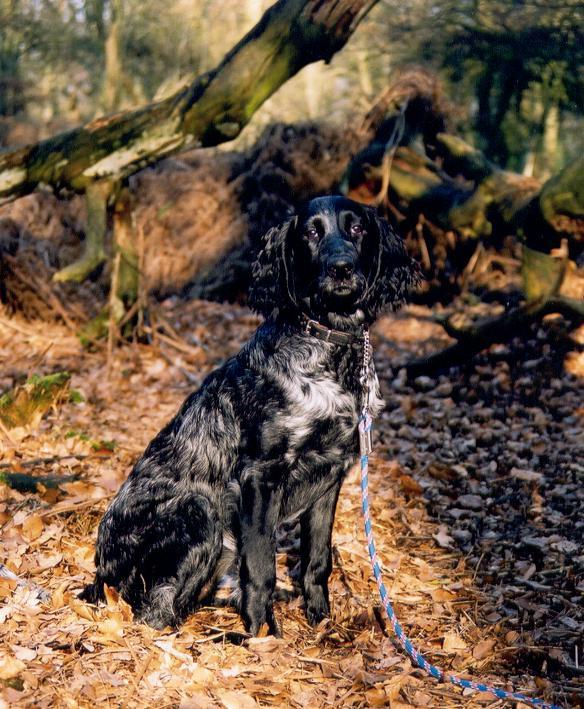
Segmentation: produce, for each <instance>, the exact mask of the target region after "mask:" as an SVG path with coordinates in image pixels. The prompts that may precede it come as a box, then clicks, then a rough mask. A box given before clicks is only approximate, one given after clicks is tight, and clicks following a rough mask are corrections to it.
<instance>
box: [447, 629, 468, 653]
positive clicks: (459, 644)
mask: <svg viewBox="0 0 584 709" xmlns="http://www.w3.org/2000/svg"><path fill="white" fill-rule="evenodd" d="M466 648H467V644H466V643H465V642H464V640H463V639H462V638H461V637H460V635H459V634H458V633H456V632H455V631H454V630H451V631H450V632H448V633H446V634H445V635H444V640H443V641H442V649H443V650H446V652H454V651H456V650H466Z"/></svg>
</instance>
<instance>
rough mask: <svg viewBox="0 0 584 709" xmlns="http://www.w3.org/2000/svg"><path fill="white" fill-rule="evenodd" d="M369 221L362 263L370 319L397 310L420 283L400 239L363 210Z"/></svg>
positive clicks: (382, 221) (416, 268)
mask: <svg viewBox="0 0 584 709" xmlns="http://www.w3.org/2000/svg"><path fill="white" fill-rule="evenodd" d="M366 212H367V221H368V222H369V229H368V234H367V237H366V241H367V243H366V244H365V252H366V254H367V256H366V260H368V261H369V263H370V266H371V268H370V272H369V275H368V279H367V281H368V283H367V291H366V294H365V298H364V304H365V307H366V309H367V311H368V312H369V314H370V315H371V316H372V317H376V316H377V314H378V313H380V312H381V311H383V310H388V309H391V310H397V309H398V308H399V307H400V306H401V305H403V304H404V303H405V301H406V297H407V293H408V290H409V289H410V288H413V287H415V286H417V285H418V284H419V283H420V281H421V272H420V267H419V265H418V264H417V262H416V261H414V259H412V258H410V257H409V256H408V254H407V252H406V248H405V244H404V241H403V239H402V238H401V236H399V234H397V233H396V232H395V231H394V230H393V229H392V227H391V226H390V225H389V224H388V223H387V221H386V220H385V219H382V218H381V217H379V215H378V214H377V212H376V211H375V210H374V209H372V208H370V207H367V208H366Z"/></svg>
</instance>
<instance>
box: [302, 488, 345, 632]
mask: <svg viewBox="0 0 584 709" xmlns="http://www.w3.org/2000/svg"><path fill="white" fill-rule="evenodd" d="M340 489H341V481H340V480H339V482H338V483H335V485H333V487H331V488H330V489H329V490H327V492H325V493H324V495H322V497H320V498H319V499H318V500H317V501H316V502H315V503H314V505H313V506H312V507H311V508H310V509H309V510H307V511H306V512H305V513H304V514H303V515H302V517H301V519H300V567H301V573H302V593H303V595H304V604H305V611H306V617H307V618H308V622H309V623H310V624H311V625H316V624H317V623H320V621H321V620H322V619H323V618H326V617H327V616H328V615H329V614H330V608H329V597H328V579H329V576H330V574H331V569H332V558H331V534H332V531H333V522H334V519H335V509H336V506H337V499H338V497H339V491H340Z"/></svg>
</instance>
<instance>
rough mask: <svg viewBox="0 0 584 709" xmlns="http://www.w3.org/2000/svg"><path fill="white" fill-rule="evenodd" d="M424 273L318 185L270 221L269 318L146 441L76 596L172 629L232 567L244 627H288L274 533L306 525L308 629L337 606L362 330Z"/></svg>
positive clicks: (262, 269)
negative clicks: (338, 546) (112, 595)
mask: <svg viewBox="0 0 584 709" xmlns="http://www.w3.org/2000/svg"><path fill="white" fill-rule="evenodd" d="M417 280H418V268H417V266H416V264H415V262H414V261H412V259H410V257H409V256H408V255H407V253H406V250H405V247H404V243H403V241H402V239H401V238H400V237H399V236H398V235H397V234H396V233H395V231H393V230H392V228H391V227H390V226H389V224H388V223H387V222H386V221H384V220H382V219H380V218H379V217H378V216H377V214H376V213H375V211H374V210H373V209H371V208H369V207H365V206H363V205H360V204H358V203H356V202H353V201H351V200H349V199H346V198H344V197H341V196H329V197H319V198H316V199H313V200H311V201H310V202H308V203H307V204H305V205H304V206H303V207H302V208H301V209H299V211H298V213H297V214H296V216H294V217H293V218H291V219H289V220H288V221H286V222H285V223H284V224H282V225H280V226H278V227H275V228H272V229H270V230H269V231H268V232H267V234H266V235H265V237H264V238H263V241H262V248H261V251H260V252H259V254H258V256H257V259H256V261H255V263H254V265H253V267H252V287H251V289H250V294H249V301H250V304H251V306H252V307H253V308H254V309H255V310H256V311H258V312H259V313H260V314H262V315H263V316H264V317H265V320H264V322H263V324H262V325H261V326H260V327H259V328H258V329H257V331H256V332H255V334H254V335H253V336H252V338H251V339H250V341H249V342H248V343H247V344H246V345H245V346H244V347H243V349H242V350H241V351H240V352H239V354H237V355H235V356H234V357H232V358H231V359H228V360H227V361H226V362H225V363H224V364H223V366H221V367H220V368H218V369H217V370H215V371H214V372H212V373H211V374H210V375H209V376H208V377H207V378H206V379H205V381H204V382H203V384H202V386H201V388H200V389H199V390H198V391H196V392H194V393H192V394H191V395H190V396H189V397H188V398H187V399H186V401H185V402H184V404H183V405H182V408H181V409H180V411H179V412H178V414H177V415H176V416H175V417H174V418H173V419H172V421H170V423H168V424H167V425H166V426H165V427H164V428H163V429H162V431H160V433H159V434H158V435H157V436H156V437H155V438H154V440H152V442H151V443H150V444H149V445H148V447H147V449H146V451H145V452H144V454H143V455H142V457H141V458H140V459H139V460H138V462H137V463H136V465H135V466H134V468H133V470H132V471H131V473H130V475H129V477H128V479H127V480H126V481H125V482H124V483H123V485H122V486H121V488H120V490H119V492H118V494H117V496H116V497H115V498H114V500H113V501H112V503H111V505H110V507H109V508H108V509H107V511H106V513H105V515H104V517H103V519H102V520H101V523H100V525H99V531H98V536H97V545H96V553H95V564H96V573H95V579H94V582H93V583H92V584H90V585H88V586H87V587H86V588H85V590H84V591H83V592H82V594H81V597H82V598H84V599H85V600H88V601H90V602H94V603H95V602H97V601H99V600H103V598H104V584H107V585H108V586H110V587H114V588H116V589H118V591H119V592H120V595H121V596H122V598H123V599H125V600H126V601H127V602H128V603H130V604H131V606H132V607H133V609H134V612H135V617H136V618H137V619H139V620H141V621H143V622H145V623H147V624H149V625H151V626H153V627H155V628H160V629H161V628H164V627H166V626H171V627H177V626H179V625H180V624H181V622H183V621H184V620H185V618H186V617H187V616H188V615H189V614H190V613H191V612H192V611H193V610H195V608H196V607H197V605H199V604H200V603H201V601H202V600H203V599H204V598H208V597H209V596H210V594H212V592H213V591H214V589H215V588H216V585H217V582H218V580H219V578H220V576H221V575H222V573H224V571H225V569H226V568H228V567H229V566H230V565H232V564H233V562H234V560H235V562H236V565H237V568H238V577H239V587H240V588H239V594H240V595H239V611H240V614H241V616H242V619H243V622H244V625H245V627H246V630H247V631H248V632H249V633H251V634H252V635H257V634H258V633H259V632H260V630H262V629H264V631H265V626H266V625H267V628H268V630H269V632H270V633H272V634H276V635H277V634H279V629H278V625H277V623H276V619H275V617H274V610H273V595H274V589H275V579H276V570H275V552H276V530H277V528H278V525H279V524H280V523H282V522H283V521H285V520H290V519H294V518H296V519H299V521H300V567H301V569H300V572H301V584H300V585H301V589H302V594H303V597H304V604H305V612H306V616H307V618H308V621H309V622H310V623H311V624H312V625H316V624H318V623H319V622H320V621H321V620H322V619H323V618H325V617H327V616H328V615H329V596H328V578H329V576H330V573H331V568H332V562H331V532H332V527H333V521H334V515H335V508H336V504H337V498H338V495H339V490H340V487H341V483H342V481H343V478H344V477H345V475H346V473H347V471H348V469H349V468H350V467H351V466H352V465H353V463H354V462H355V460H356V458H357V450H358V432H357V425H358V419H359V416H360V412H361V411H362V409H363V406H364V401H363V383H364V380H365V381H366V384H367V385H368V389H369V392H370V394H369V396H368V410H369V412H370V413H371V414H372V415H373V416H375V415H376V414H378V413H379V411H380V410H381V408H382V407H383V401H382V399H381V396H380V392H379V384H378V380H377V376H376V374H375V369H374V365H373V363H372V362H370V363H369V364H368V367H367V368H366V372H365V373H364V372H362V369H363V362H364V338H365V331H366V330H367V328H368V327H369V325H371V324H372V323H373V322H374V320H375V319H376V317H377V316H378V314H379V313H380V312H381V311H383V310H384V309H387V308H390V307H391V308H394V309H395V308H396V307H397V306H399V305H400V304H401V303H402V302H403V301H404V298H405V296H406V293H407V290H408V288H410V287H411V286H413V285H414V284H415V283H416V282H417Z"/></svg>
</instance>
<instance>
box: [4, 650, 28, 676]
mask: <svg viewBox="0 0 584 709" xmlns="http://www.w3.org/2000/svg"><path fill="white" fill-rule="evenodd" d="M24 669H26V665H25V664H24V662H22V660H19V659H17V658H16V657H12V656H10V655H5V654H2V655H0V679H12V678H13V677H18V675H19V674H20V673H21V672H22V671H23V670H24Z"/></svg>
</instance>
